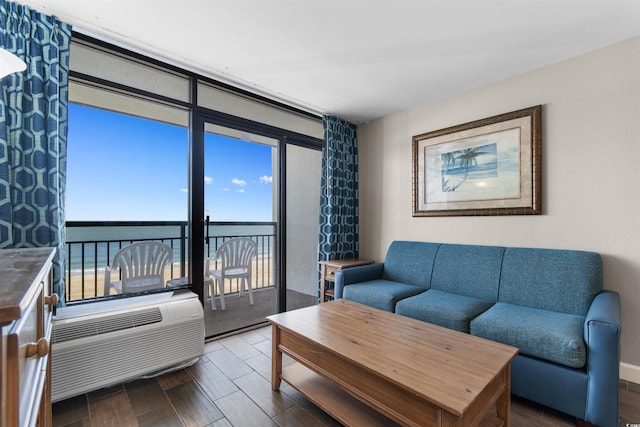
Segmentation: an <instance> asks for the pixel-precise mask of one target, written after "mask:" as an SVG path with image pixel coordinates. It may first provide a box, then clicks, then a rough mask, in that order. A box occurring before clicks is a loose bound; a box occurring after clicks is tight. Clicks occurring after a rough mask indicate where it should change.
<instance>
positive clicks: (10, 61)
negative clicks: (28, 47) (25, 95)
mask: <svg viewBox="0 0 640 427" xmlns="http://www.w3.org/2000/svg"><path fill="white" fill-rule="evenodd" d="M26 68H27V64H25V63H24V61H23V60H22V59H20V58H18V57H17V56H15V55H14V54H13V53H11V52H9V51H8V50H5V49H2V48H0V79H1V78H3V77H4V76H6V75H9V74H11V73H17V72H18V71H24V70H26Z"/></svg>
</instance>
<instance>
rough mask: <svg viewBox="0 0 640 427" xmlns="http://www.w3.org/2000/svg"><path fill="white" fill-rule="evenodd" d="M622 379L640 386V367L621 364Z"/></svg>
mask: <svg viewBox="0 0 640 427" xmlns="http://www.w3.org/2000/svg"><path fill="white" fill-rule="evenodd" d="M620 379H621V380H625V381H630V382H632V383H636V384H640V366H637V365H631V364H630V363H620Z"/></svg>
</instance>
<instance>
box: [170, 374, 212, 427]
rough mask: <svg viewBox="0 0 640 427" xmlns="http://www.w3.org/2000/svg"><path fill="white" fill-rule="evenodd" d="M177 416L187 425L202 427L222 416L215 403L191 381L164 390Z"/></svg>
mask: <svg viewBox="0 0 640 427" xmlns="http://www.w3.org/2000/svg"><path fill="white" fill-rule="evenodd" d="M166 393H167V396H168V397H169V400H170V401H171V404H172V405H173V407H174V408H175V409H176V412H177V413H178V416H179V417H180V419H181V420H182V422H183V423H184V425H185V426H187V427H202V426H206V425H208V424H211V423H212V422H214V421H216V420H218V419H220V418H222V413H221V412H220V411H219V410H218V408H217V407H216V405H214V404H213V402H211V400H209V398H207V396H206V395H205V394H204V393H203V392H202V391H201V390H200V388H199V387H198V386H197V384H196V383H195V382H193V381H190V382H187V383H184V384H180V385H179V386H176V387H174V388H171V389H169V390H167V391H166Z"/></svg>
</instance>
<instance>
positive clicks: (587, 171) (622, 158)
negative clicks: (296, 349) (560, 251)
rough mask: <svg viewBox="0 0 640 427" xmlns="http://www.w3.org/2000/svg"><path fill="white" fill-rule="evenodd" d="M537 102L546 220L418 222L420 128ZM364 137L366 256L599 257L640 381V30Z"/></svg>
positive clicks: (383, 124) (391, 120) (626, 352)
mask: <svg viewBox="0 0 640 427" xmlns="http://www.w3.org/2000/svg"><path fill="white" fill-rule="evenodd" d="M538 104H542V105H543V113H542V126H543V141H542V152H543V185H542V191H543V193H542V199H543V215H540V216H496V217H449V218H436V217H433V218H413V217H412V197H411V180H412V177H411V137H412V136H413V135H417V134H421V133H424V132H428V131H432V130H437V129H441V128H445V127H448V126H453V125H457V124H461V123H465V122H469V121H473V120H476V119H481V118H485V117H489V116H493V115H497V114H502V113H506V112H509V111H514V110H517V109H521V108H525V107H530V106H534V105H538ZM358 144H359V148H358V149H359V156H360V157H359V165H360V166H359V167H360V255H361V256H362V257H367V258H372V259H375V260H382V259H383V258H384V255H385V253H386V249H387V247H388V245H389V243H390V242H391V241H393V240H396V239H406V240H421V241H436V242H453V243H469V244H487V245H505V246H526V247H547V248H568V249H581V250H591V251H596V252H599V253H601V254H602V255H603V258H604V269H605V288H607V289H612V290H616V291H618V292H620V294H621V297H622V311H623V313H622V325H623V332H622V362H624V363H623V370H622V371H621V376H622V377H623V378H625V375H626V376H627V379H630V380H634V379H635V380H636V381H638V380H639V379H640V172H639V171H640V37H637V38H633V39H630V40H627V41H624V42H621V43H618V44H616V45H613V46H609V47H606V48H603V49H600V50H597V51H594V52H591V53H588V54H586V55H583V56H580V57H576V58H574V59H571V60H567V61H564V62H561V63H557V64H554V65H551V66H547V67H544V68H541V69H539V70H536V71H533V72H530V73H527V74H523V75H520V76H517V77H515V78H511V79H508V80H504V81H500V82H497V83H495V84H491V85H489V86H485V87H482V88H480V89H477V90H474V91H471V92H467V93H463V94H459V95H456V96H454V97H451V98H449V99H446V100H443V101H441V102H437V103H434V104H429V105H423V106H418V107H415V108H412V109H410V110H407V111H403V112H401V113H398V114H394V115H391V116H387V117H384V118H382V119H379V120H376V121H373V122H370V123H367V124H363V125H360V126H359V127H358ZM625 372H626V374H625ZM635 375H638V376H637V377H635ZM629 376H634V377H629Z"/></svg>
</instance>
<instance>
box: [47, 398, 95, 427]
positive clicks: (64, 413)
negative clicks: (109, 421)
mask: <svg viewBox="0 0 640 427" xmlns="http://www.w3.org/2000/svg"><path fill="white" fill-rule="evenodd" d="M52 411H53V413H54V414H56V416H55V417H54V418H53V427H61V426H65V425H69V424H70V423H72V422H74V421H80V420H83V419H85V418H86V419H89V405H88V402H87V395H86V394H83V395H80V396H76V397H72V398H71V399H67V400H63V401H61V402H56V403H54V404H53V407H52Z"/></svg>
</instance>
